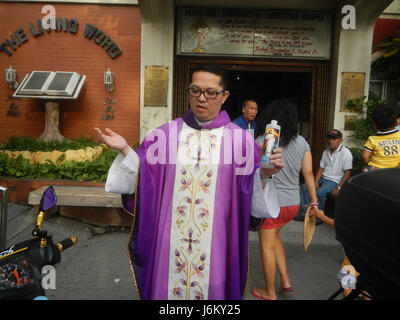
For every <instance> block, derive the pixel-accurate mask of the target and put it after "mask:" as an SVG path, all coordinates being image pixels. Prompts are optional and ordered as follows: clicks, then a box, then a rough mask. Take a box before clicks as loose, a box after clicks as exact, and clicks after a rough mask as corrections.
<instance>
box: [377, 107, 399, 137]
mask: <svg viewBox="0 0 400 320" xmlns="http://www.w3.org/2000/svg"><path fill="white" fill-rule="evenodd" d="M398 117H399V109H398V108H397V107H396V106H394V105H390V104H384V105H382V106H379V107H377V108H376V109H375V110H374V111H373V112H372V115H371V118H372V121H373V122H374V123H375V125H376V127H377V128H378V130H379V131H387V130H389V129H392V128H393V127H395V126H396V124H397V118H398Z"/></svg>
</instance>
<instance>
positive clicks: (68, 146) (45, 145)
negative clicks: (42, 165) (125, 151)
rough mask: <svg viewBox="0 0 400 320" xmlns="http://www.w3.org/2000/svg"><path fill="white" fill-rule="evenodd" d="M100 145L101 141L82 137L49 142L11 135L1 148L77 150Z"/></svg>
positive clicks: (14, 149)
mask: <svg viewBox="0 0 400 320" xmlns="http://www.w3.org/2000/svg"><path fill="white" fill-rule="evenodd" d="M98 145H100V143H98V142H96V141H94V140H91V139H88V138H85V137H80V138H76V139H71V140H65V141H61V142H60V141H57V140H52V141H48V142H44V141H39V140H37V139H35V138H33V137H19V136H16V137H10V138H8V140H7V141H6V142H4V143H2V144H1V146H0V150H10V151H22V150H26V151H30V152H35V151H54V150H58V151H61V152H62V151H67V150H77V149H85V148H87V147H95V146H98Z"/></svg>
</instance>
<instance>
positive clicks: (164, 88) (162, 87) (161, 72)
mask: <svg viewBox="0 0 400 320" xmlns="http://www.w3.org/2000/svg"><path fill="white" fill-rule="evenodd" d="M167 98H168V67H164V66H146V67H145V74H144V106H145V107H166V106H167Z"/></svg>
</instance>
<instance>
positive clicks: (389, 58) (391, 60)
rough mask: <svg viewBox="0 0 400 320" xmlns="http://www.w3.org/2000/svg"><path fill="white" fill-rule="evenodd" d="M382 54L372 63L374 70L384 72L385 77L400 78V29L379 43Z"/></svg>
mask: <svg viewBox="0 0 400 320" xmlns="http://www.w3.org/2000/svg"><path fill="white" fill-rule="evenodd" d="M377 47H379V48H380V50H381V51H382V53H383V54H382V56H381V57H380V58H378V59H377V60H375V61H374V62H373V63H372V66H371V68H372V70H374V71H375V72H378V73H382V74H383V76H384V78H385V79H389V78H390V79H399V78H400V77H399V73H400V30H397V31H395V32H394V34H393V35H392V36H389V37H385V38H384V39H383V40H382V42H381V43H379V44H378V45H377Z"/></svg>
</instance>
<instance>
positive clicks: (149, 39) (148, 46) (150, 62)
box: [139, 0, 175, 141]
mask: <svg viewBox="0 0 400 320" xmlns="http://www.w3.org/2000/svg"><path fill="white" fill-rule="evenodd" d="M139 7H140V16H141V19H142V33H141V65H140V83H141V85H140V141H143V139H144V137H145V136H146V134H147V133H148V132H149V131H150V130H151V129H154V128H156V127H158V126H160V125H161V124H163V123H165V122H167V121H169V120H171V118H172V98H173V93H172V89H173V88H172V86H173V82H172V80H173V62H174V24H175V23H174V1H172V0H146V1H139ZM146 66H166V67H168V101H167V102H168V107H145V106H144V70H145V67H146Z"/></svg>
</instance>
